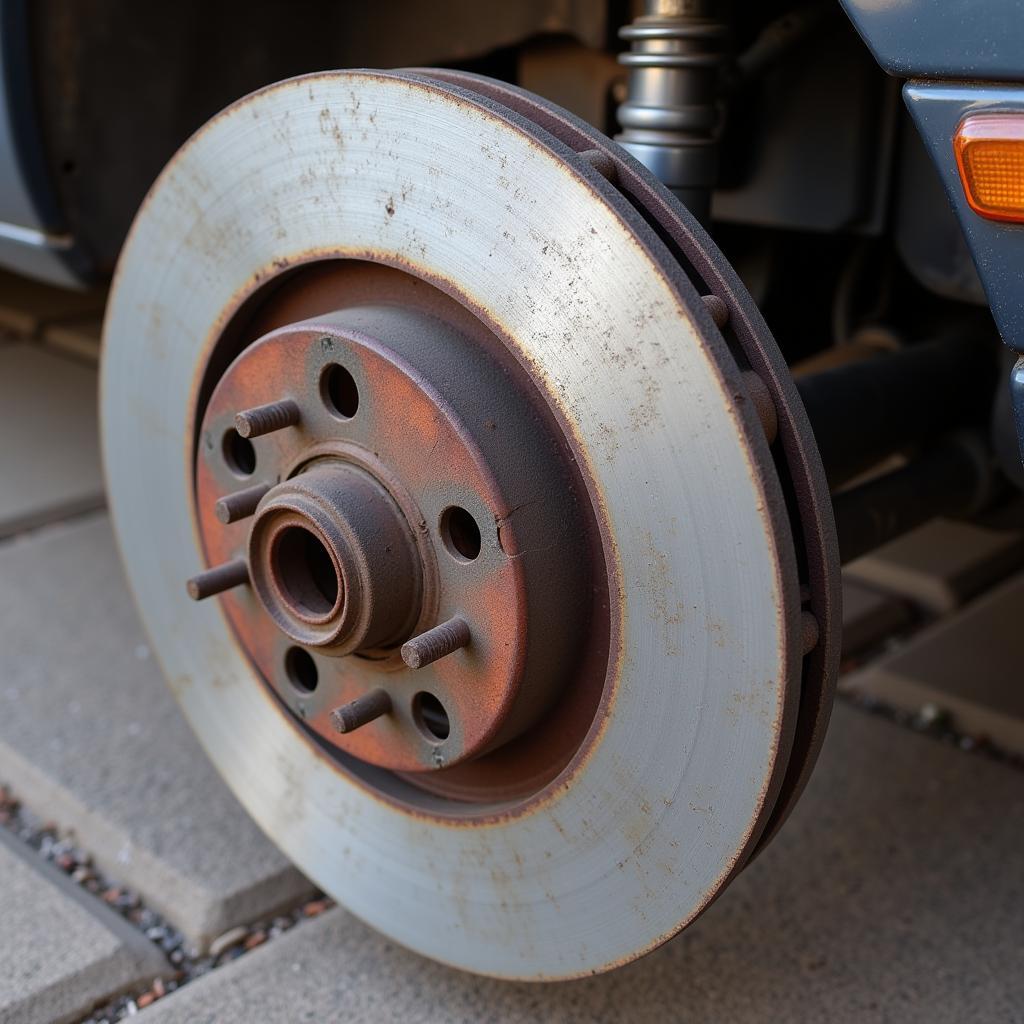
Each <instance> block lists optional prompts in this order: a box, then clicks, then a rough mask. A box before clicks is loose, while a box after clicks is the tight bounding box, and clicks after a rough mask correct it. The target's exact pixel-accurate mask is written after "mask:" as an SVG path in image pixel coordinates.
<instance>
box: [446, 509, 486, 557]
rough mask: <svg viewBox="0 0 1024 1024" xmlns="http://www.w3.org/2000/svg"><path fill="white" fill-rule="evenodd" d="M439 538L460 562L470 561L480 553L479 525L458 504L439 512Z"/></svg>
mask: <svg viewBox="0 0 1024 1024" xmlns="http://www.w3.org/2000/svg"><path fill="white" fill-rule="evenodd" d="M441 539H442V540H443V541H444V545H445V547H446V548H447V549H448V550H449V552H451V554H452V555H454V556H455V557H456V558H457V559H459V561H460V562H472V561H473V559H474V558H476V557H477V555H479V554H480V527H479V526H477V525H476V520H475V519H474V518H473V517H472V516H471V515H470V514H469V513H468V512H467V511H466V510H465V509H464V508H459V506H458V505H453V506H452V507H451V508H446V509H445V510H444V512H442V513H441Z"/></svg>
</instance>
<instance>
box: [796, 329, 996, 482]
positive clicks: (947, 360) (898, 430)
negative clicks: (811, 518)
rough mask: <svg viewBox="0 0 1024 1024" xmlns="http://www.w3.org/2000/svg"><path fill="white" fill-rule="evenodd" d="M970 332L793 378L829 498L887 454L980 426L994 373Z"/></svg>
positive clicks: (986, 350) (989, 356) (977, 335)
mask: <svg viewBox="0 0 1024 1024" xmlns="http://www.w3.org/2000/svg"><path fill="white" fill-rule="evenodd" d="M974 326H975V324H974V322H973V321H972V322H971V323H970V324H964V325H958V326H957V327H955V328H953V329H951V330H949V331H948V332H947V333H946V334H944V335H942V336H940V337H938V338H936V339H934V340H932V341H926V342H921V343H919V344H915V345H910V346H908V347H907V348H904V349H900V350H899V351H897V352H891V353H885V354H880V355H878V356H876V357H874V358H872V359H867V360H864V361H861V362H856V363H850V364H848V365H846V366H842V367H838V368H836V369H833V370H825V371H822V372H821V373H816V374H813V375H811V376H808V377H801V378H797V381H796V385H797V390H798V391H799V392H800V397H801V398H802V399H803V403H804V407H805V408H806V410H807V415H808V418H809V419H810V421H811V428H812V429H813V431H814V438H815V440H816V441H817V443H818V450H819V451H820V452H821V458H822V462H823V463H824V465H825V475H826V476H827V477H828V483H829V487H830V488H831V489H832V490H833V491H835V490H836V489H837V488H838V487H840V486H841V485H842V484H844V483H846V482H847V481H849V480H851V479H853V477H855V476H857V475H858V474H860V473H862V472H864V471H865V470H867V469H869V468H870V467H871V466H874V465H876V464H877V463H878V462H880V461H881V460H882V459H884V458H885V457H886V456H887V455H891V454H892V453H893V452H897V451H901V450H903V449H905V448H908V447H910V446H913V445H918V444H921V443H927V442H930V441H933V440H934V439H936V438H939V437H941V436H942V435H944V434H946V433H948V432H949V431H950V430H952V429H954V428H955V427H958V426H961V425H964V424H968V423H972V422H973V423H980V422H982V420H983V419H984V417H985V416H986V410H987V409H988V408H989V407H990V405H991V400H992V395H993V389H994V387H995V384H996V377H997V366H996V360H995V356H994V354H993V350H992V347H991V346H989V345H988V344H987V343H986V342H987V340H988V339H987V336H985V335H984V334H983V332H981V331H978V330H976V329H974Z"/></svg>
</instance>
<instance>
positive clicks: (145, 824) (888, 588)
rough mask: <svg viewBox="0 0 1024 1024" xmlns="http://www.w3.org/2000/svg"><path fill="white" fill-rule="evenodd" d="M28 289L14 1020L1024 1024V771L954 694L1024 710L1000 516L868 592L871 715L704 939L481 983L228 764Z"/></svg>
mask: <svg viewBox="0 0 1024 1024" xmlns="http://www.w3.org/2000/svg"><path fill="white" fill-rule="evenodd" d="M5 289H6V290H5ZM8 293H10V294H15V293H17V294H21V293H20V292H18V290H17V288H13V287H12V286H10V282H5V281H4V280H3V278H2V277H0V328H2V327H3V326H4V325H7V327H8V328H17V329H18V330H20V331H22V332H24V334H25V337H26V338H31V339H32V343H31V344H28V343H27V342H26V341H25V340H24V339H21V340H19V339H16V338H15V339H13V340H12V338H11V336H10V335H9V334H0V787H3V786H6V787H8V790H6V791H5V790H3V789H2V788H0V826H6V827H5V828H4V827H0V1024H8V1022H10V1024H14V1022H17V1024H52V1022H55V1021H58V1022H79V1024H84V1022H86V1021H90V1022H94V1024H99V1022H101V1021H107V1022H112V1021H114V1020H121V1019H124V1018H126V1017H128V1016H138V1017H139V1018H140V1020H141V1022H142V1024H160V1022H164V1024H167V1022H188V1024H214V1022H216V1024H234V1022H243V1021H245V1022H249V1021H260V1022H270V1024H273V1022H277V1021H281V1022H284V1021H288V1022H292V1021H318V1022H319V1021H339V1022H361V1021H367V1022H368V1021H373V1022H389V1021H402V1022H411V1024H418V1022H427V1021H431V1022H432V1021H437V1022H442V1021H443V1022H458V1021H465V1022H485V1021H486V1022H490V1021H509V1022H520V1021H523V1022H525V1021H530V1022H534V1021H539V1020H542V1021H552V1022H561V1021H564V1022H566V1024H572V1022H582V1021H608V1020H615V1021H624V1022H646V1021H658V1022H661V1021H680V1022H684V1021H730V1022H731V1021H740V1022H743V1021H763V1020H785V1021H796V1022H800V1021H821V1020H829V1021H840V1022H844V1021H851V1022H853V1021H857V1022H861V1021H894V1022H897V1021H898V1022H901V1024H902V1022H916V1021H922V1022H938V1024H941V1022H945V1021H951V1022H952V1021H958V1022H959V1021H1021V1022H1024V858H1022V856H1021V846H1022V844H1024V773H1022V771H1021V761H1020V759H1018V760H1017V761H1014V760H1013V759H1012V758H1011V757H1004V758H1003V759H1002V760H1001V761H1000V760H998V759H997V758H996V756H995V753H996V752H994V751H988V745H987V743H986V737H985V736H984V735H980V734H979V733H978V731H977V730H976V729H975V730H974V731H973V733H972V732H971V730H970V725H971V722H973V721H976V719H970V718H969V717H968V718H965V719H964V721H962V722H958V721H957V717H958V716H959V715H960V713H961V710H962V709H961V705H960V704H957V703H956V700H955V699H954V698H957V699H959V697H961V696H963V692H962V691H963V690H964V689H965V685H966V690H967V691H968V694H967V695H968V696H969V697H970V696H973V698H974V699H975V704H977V703H978V696H979V695H983V697H984V701H983V703H984V708H985V711H986V713H991V714H993V715H996V716H1001V719H1000V720H1004V719H1005V718H1006V717H1007V716H1010V717H1011V718H1012V717H1013V716H1015V715H1016V716H1018V717H1019V716H1020V714H1021V704H1020V692H1021V674H1020V672H1019V658H1018V657H1017V656H1016V646H1017V645H1016V642H1015V641H1016V635H1015V634H1016V625H1017V623H1018V622H1019V621H1021V620H1020V616H1019V611H1018V609H1020V607H1021V605H1020V602H1021V600H1024V596H1022V594H1021V592H1020V588H1021V585H1022V580H1024V578H1022V577H1021V576H1012V575H1011V574H1012V573H1014V572H1019V569H1018V566H1019V565H1020V561H1021V557H1022V554H1024V544H1021V543H1020V541H1019V538H1016V539H1015V538H1014V537H1007V536H1006V532H1005V531H1006V529H1007V527H1006V524H1005V523H996V524H985V525H984V526H983V532H980V533H979V532H978V531H973V532H972V531H968V533H970V534H971V535H970V537H968V536H967V534H965V533H964V532H963V531H962V530H959V531H958V527H957V526H955V525H954V526H950V525H949V524H946V525H945V526H942V527H940V528H939V531H938V534H939V535H941V536H940V540H941V543H940V542H937V541H936V540H935V539H934V536H933V538H932V540H931V541H928V539H927V535H926V536H925V539H924V540H922V539H921V535H915V536H911V537H910V538H908V539H907V541H906V542H905V543H904V544H903V545H902V546H900V545H899V544H897V545H895V546H894V547H890V548H889V549H888V550H887V551H885V552H882V555H881V560H879V557H875V561H874V562H873V563H868V564H867V565H866V568H865V569H864V572H862V573H855V574H851V577H850V580H849V581H848V586H847V595H848V597H849V598H850V600H849V601H848V607H847V643H846V645H845V647H844V657H845V659H846V664H847V666H848V667H849V668H853V669H856V671H855V672H852V673H851V674H850V675H849V676H848V677H847V680H848V681H847V683H846V684H844V685H845V688H846V689H847V690H848V691H849V692H850V693H858V694H860V695H861V697H860V700H861V703H860V704H859V705H855V704H853V703H851V701H850V700H845V701H840V702H839V704H838V705H837V708H836V711H835V714H834V717H833V724H832V727H831V729H830V732H829V734H828V737H827V739H826V742H825V747H824V750H823V753H822V757H821V761H820V763H819V766H818V769H817V771H816V773H815V775H814V777H813V778H812V780H811V784H810V786H809V788H808V791H807V793H806V795H805V796H804V798H803V800H802V801H801V803H800V804H799V805H798V807H797V809H796V811H795V813H794V815H793V816H792V818H791V820H790V821H789V822H788V823H787V825H786V827H785V828H784V829H783V830H782V831H781V833H780V834H779V836H778V837H777V839H776V840H775V841H774V842H773V843H772V844H771V845H770V846H769V847H768V849H767V850H765V851H764V853H763V854H762V855H761V856H760V857H759V858H758V859H757V860H756V861H755V862H754V863H753V864H751V865H749V866H748V867H747V869H746V870H745V871H744V872H743V874H742V875H741V876H740V877H739V878H738V879H737V880H736V882H735V883H734V884H733V885H732V886H730V888H729V890H728V891H727V892H726V893H725V894H724V896H723V897H722V898H721V899H720V900H719V901H718V902H717V903H716V904H714V905H713V906H712V907H711V908H710V910H709V911H708V912H707V913H706V914H705V915H704V916H703V917H702V918H701V919H700V920H699V921H698V922H696V924H695V925H694V926H693V927H691V928H690V929H688V930H687V931H686V932H685V933H683V934H682V935H681V936H679V937H678V938H676V939H674V940H673V941H671V942H669V943H668V944H666V945H665V946H664V947H662V948H661V949H660V950H657V951H656V952H654V953H653V954H651V955H650V956H648V957H646V958H645V959H643V960H642V961H640V962H638V963H636V964H633V965H630V966H628V967H625V968H623V969H621V970H619V971H617V972H614V973H613V974H611V975H607V976H603V977H599V978H593V979H588V980H584V981H578V982H571V983H566V984H560V985H547V986H544V985H529V984H511V983H503V982H495V981H492V980H488V979H483V978H476V977H472V976H469V975H465V974H461V973H459V972H456V971H453V970H450V969H448V968H445V967H442V966H439V965H438V964H435V963H433V962H431V961H428V960H425V959H423V958H421V957H418V956H416V955H414V954H412V953H409V952H407V951H405V950H403V949H401V948H399V947H397V946H396V945H395V944H393V943H391V942H388V941H387V940H386V939H384V938H382V937H381V936H379V935H378V934H376V933H375V932H373V931H372V930H370V929H369V928H367V927H366V926H365V925H363V924H361V923H360V922H359V921H357V920H355V919H354V918H353V917H351V916H350V915H348V914H347V913H346V912H345V911H343V910H341V909H337V908H335V909H328V907H329V903H328V902H327V901H324V900H322V899H318V898H315V897H313V898H311V893H312V890H311V887H310V885H309V883H308V881H307V880H305V879H304V878H303V877H302V875H301V874H300V873H299V872H298V871H297V870H296V869H295V868H294V867H292V866H291V865H290V864H289V863H288V862H287V861H286V860H285V858H284V857H283V856H282V855H281V854H280V853H279V852H278V851H277V850H276V849H275V848H274V847H273V846H272V844H271V843H270V842H269V841H268V840H267V839H266V838H265V837H263V836H262V834H261V833H260V832H259V831H258V829H256V827H255V826H254V825H253V824H252V823H251V822H250V821H249V819H248V818H247V816H246V815H245V814H244V812H243V811H242V810H241V808H240V807H239V806H238V805H237V803H236V802H235V801H234V798H233V797H232V796H231V794H230V793H229V792H228V791H227V789H226V788H225V787H224V785H223V784H222V783H221V782H220V780H219V778H218V777H217V776H216V774H215V773H214V771H213V770H212V768H211V767H210V766H209V765H208V763H207V761H206V759H205V757H204V755H203V754H202V751H201V750H200V749H199V747H198V745H197V744H196V742H195V741H194V739H193V738H192V735H191V733H190V732H189V730H188V728H187V726H186V725H185V723H184V721H183V719H182V718H181V715H180V713H179V712H178V709H177V707H176V705H175V704H174V702H173V700H172V698H171V696H170V694H169V691H168V689H167V688H166V686H165V685H164V683H163V681H162V679H161V677H160V673H159V670H158V668H157V666H156V665H155V663H154V660H153V658H152V657H151V656H150V651H149V646H148V643H147V641H146V638H145V637H144V635H143V633H142V631H141V629H140V626H139V623H138V620H137V617H136V614H135V612H134V609H133V606H132V599H131V596H130V594H129V592H128V590H127V587H126V585H125V582H124V578H123V575H122V572H121V568H120V565H119V562H118V557H117V553H116V550H115V547H114V543H113V540H112V537H111V532H110V527H109V524H108V522H107V520H106V517H105V516H104V515H103V514H102V513H96V512H92V511H89V510H90V509H93V508H95V506H96V505H97V504H98V503H99V501H100V500H101V499H100V497H99V495H100V494H101V489H100V488H101V484H100V474H99V467H98V461H97V460H96V458H95V451H96V438H95V432H96V417H95V400H94V395H93V391H94V388H95V370H94V368H93V366H92V361H93V360H94V358H95V350H96V347H97V346H96V329H95V328H96V310H95V308H94V306H90V304H89V303H88V302H86V301H84V300H82V301H81V302H80V303H78V302H72V301H71V300H68V301H69V302H70V305H67V306H61V305H60V301H58V300H54V301H55V302H56V305H52V306H50V305H48V304H47V299H46V296H45V295H43V294H42V293H39V292H38V291H37V290H34V289H30V291H29V293H27V294H29V297H30V298H31V302H30V303H27V308H25V309H20V310H19V309H15V310H13V311H12V310H11V309H7V308H6V307H5V305H4V303H5V302H7V301H8V300H7V299H5V296H7V295H8ZM28 307H30V308H28ZM19 317H20V319H19ZM61 339H63V340H61ZM5 359H6V362H4V360H5ZM59 381H65V382H68V383H65V384H60V385H58V384H57V383H56V382H59ZM48 382H49V383H51V384H52V385H53V386H52V387H47V386H46V385H47V383H48ZM26 396H30V398H31V401H27V400H26ZM26 415H28V416H29V417H33V416H34V417H37V419H38V424H40V425H41V427H40V430H41V433H40V434H38V435H36V434H35V433H32V432H30V431H27V429H26V427H25V424H26V423H27V422H29V421H26V420H25V419H24V416H26ZM31 422H32V423H37V420H36V419H33V420H31ZM53 424H57V425H59V429H51V427H52V425H53ZM4 438H6V440H3V439H4ZM26 438H33V439H34V442H33V447H32V449H31V450H28V447H27V446H26V445H25V443H24V442H25V439H26ZM12 439H13V440H12ZM54 446H56V447H54ZM61 448H63V450H59V449H61ZM89 453H92V455H90V454H89ZM62 459H66V460H67V464H68V467H69V468H68V469H67V475H66V476H65V475H63V473H64V470H62V469H61V467H63V466H64V462H62V461H61V460H62ZM76 474H77V475H76ZM55 520H65V521H63V522H59V523H56V524H55ZM1011 520H1012V522H1011V526H1010V532H1011V533H1012V532H1013V530H1014V529H1017V530H1020V528H1021V526H1022V519H1021V517H1020V516H1017V518H1016V519H1013V517H1011ZM5 524H6V525H5ZM984 531H988V532H984ZM993 531H994V533H995V535H994V534H993ZM932 532H933V534H934V533H935V530H934V528H933V530H932ZM958 536H959V538H960V539H959V540H958V539H956V538H957V537H958ZM951 537H952V538H953V539H950V538H951ZM942 538H945V539H942ZM954 549H955V550H954ZM930 550H931V551H933V552H936V556H935V557H931V556H929V554H928V552H929V551H930ZM876 555H877V553H876ZM854 575H856V577H857V578H856V579H854ZM950 637H952V638H953V639H950ZM979 638H983V639H984V638H987V639H984V643H982V642H981V641H980V640H979ZM944 645H945V646H944ZM971 651H973V652H975V653H974V654H973V655H971V654H970V653H969V652H971ZM964 652H968V655H967V660H963V656H964ZM978 652H981V653H978ZM957 658H960V659H961V660H959V661H958V660H956V659H957ZM929 659H931V660H930V661H929ZM928 664H930V665H931V666H932V668H928V669H922V670H920V671H918V668H915V666H918V667H919V666H922V665H928ZM943 668H946V669H948V671H946V672H943ZM915 673H916V674H915ZM911 676H913V679H914V681H915V684H914V685H915V686H918V688H917V689H914V688H913V687H909V688H908V687H904V688H903V689H902V690H901V689H900V688H899V687H897V686H894V685H892V684H891V680H893V679H897V678H898V679H899V680H902V681H904V682H905V681H906V679H908V678H910V677H911ZM886 679H889V680H890V683H888V684H887V683H886ZM849 680H857V681H858V685H857V687H851V686H850V685H849ZM871 680H874V683H872V682H871ZM943 680H945V683H944V682H943ZM918 684H919V685H918ZM944 686H945V689H943V687H944ZM954 691H955V692H954ZM900 693H904V694H909V696H906V697H905V698H903V699H902V703H901V698H900V696H899V694H900ZM865 694H866V695H867V696H864V695H865ZM944 701H946V702H948V703H949V704H950V705H951V707H950V708H946V707H944V706H943V702H944ZM968 703H969V701H968ZM875 705H877V706H878V707H879V709H881V710H883V711H885V715H883V714H869V713H868V712H867V711H866V710H865V708H866V707H867V706H875ZM964 707H965V708H966V705H964ZM900 708H902V711H901V710H899V709H900ZM894 709H895V710H894ZM929 709H930V710H929ZM969 710H970V709H969V708H967V709H966V710H965V711H964V713H965V714H966V712H967V711H969ZM924 711H928V714H927V715H924V714H923V712H924ZM886 716H888V717H886ZM894 720H897V721H901V722H903V723H904V725H902V726H900V725H897V724H894ZM910 725H913V726H915V727H916V728H917V729H924V730H925V731H926V732H927V735H925V734H921V733H920V732H915V731H914V728H910V727H908V726H910ZM965 732H967V733H968V734H967V735H965ZM986 751H988V752H986ZM19 800H20V801H21V804H22V805H23V807H22V808H20V809H19V808H18V801H19ZM30 817H31V818H34V819H35V820H37V821H38V822H41V823H43V824H37V825H32V826H28V825H26V824H25V823H26V822H27V821H28V820H29V818H30ZM37 850H38V852H37ZM55 864H56V865H59V868H60V870H58V868H57V867H54V865H55ZM111 908H116V909H117V911H118V914H120V916H117V914H115V913H114V910H113V909H111ZM296 922H298V923H297V924H296ZM173 929H178V930H180V931H183V932H185V939H184V940H183V939H182V937H181V935H180V934H179V933H176V932H174V931H173ZM183 941H187V942H188V943H190V944H191V945H193V946H195V947H196V948H195V950H194V953H193V952H188V953H186V952H183V950H184V945H183V944H182V943H183ZM438 955H439V956H441V957H443V955H444V951H443V950H438Z"/></svg>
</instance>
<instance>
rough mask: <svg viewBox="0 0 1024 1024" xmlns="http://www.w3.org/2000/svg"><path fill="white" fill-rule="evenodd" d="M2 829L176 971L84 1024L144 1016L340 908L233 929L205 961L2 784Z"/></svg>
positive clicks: (329, 903) (305, 910)
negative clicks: (157, 1004)
mask: <svg viewBox="0 0 1024 1024" xmlns="http://www.w3.org/2000/svg"><path fill="white" fill-rule="evenodd" d="M0 826H3V827H4V828H6V829H7V830H8V831H9V832H11V833H12V834H13V835H15V836H16V837H17V838H18V839H20V840H21V841H22V842H24V843H26V844H27V845H28V846H30V847H32V849H34V850H35V851H36V852H37V853H38V854H39V855H40V856H42V857H45V858H46V860H48V861H50V862H51V863H52V864H54V865H56V867H58V868H59V869H60V870H61V871H63V872H64V873H65V874H66V875H67V876H68V877H69V878H70V879H71V880H72V881H73V882H76V883H77V884H78V885H80V886H81V887H82V888H83V889H84V890H85V891H86V892H89V893H92V894H93V895H94V896H95V897H96V898H97V899H100V900H102V901H103V902H104V903H106V904H107V906H109V907H110V908H111V909H113V910H115V911H116V912H117V913H119V914H120V915H121V916H122V917H123V918H124V919H125V920H126V921H128V922H129V923H130V924H132V925H134V926H135V927H136V928H137V929H138V930H139V931H140V932H142V933H143V934H144V935H145V936H146V938H147V939H149V941H150V942H152V943H153V944H154V945H156V946H158V947H159V948H160V949H162V950H163V952H164V953H165V954H166V955H167V959H168V960H169V961H170V963H171V965H172V967H173V969H174V970H173V972H172V973H170V974H168V975H167V976H166V977H161V978H154V979H153V982H152V984H151V985H150V986H149V987H148V988H147V989H146V990H144V991H142V992H138V993H134V994H131V995H127V996H121V997H120V998H118V999H116V1000H114V1001H113V1002H112V1003H109V1004H108V1005H106V1006H103V1007H101V1008H100V1009H98V1010H94V1011H93V1012H92V1013H90V1015H89V1016H88V1017H87V1018H85V1019H84V1020H83V1021H82V1024H113V1022H114V1021H119V1020H123V1019H124V1018H125V1017H131V1016H134V1015H135V1014H136V1013H138V1011H139V1010H142V1009H144V1008H145V1007H147V1006H149V1005H151V1004H152V1003H155V1002H156V1001H157V1000H158V999H161V998H162V997H163V996H165V995H169V994H170V993H171V992H174V991H176V990H177V989H179V988H181V987H182V986H183V985H187V984H188V983H189V982H190V981H193V980H194V979H195V978H201V977H202V976H203V975H204V974H208V973H209V972H210V971H212V970H214V969H215V968H217V967H220V966H222V965H223V964H227V963H230V962H231V961H233V960H237V959H238V958H239V957H240V956H243V955H244V954H245V953H247V952H248V951H249V950H251V949H255V948H256V947H257V946H262V945H263V944H264V943H266V942H269V941H271V940H273V939H275V938H277V936H279V935H282V934H283V933H284V932H286V931H288V929H290V928H291V927H292V926H293V925H295V924H297V923H298V922H299V921H302V920H305V919H306V918H310V917H317V916H319V915H320V914H322V913H323V912H324V911H326V910H329V909H330V908H331V907H333V906H334V901H333V900H330V899H328V898H327V897H324V896H319V897H318V898H316V899H313V900H309V901H307V902H305V903H303V904H301V905H300V906H297V907H295V908H294V909H292V910H290V911H288V912H286V913H283V914H278V915H277V916H276V917H273V918H270V919H268V920H264V921H256V922H254V923H253V924H251V925H247V926H239V927H237V928H232V929H230V930H229V931H227V932H225V933H224V934H223V935H220V936H218V937H217V938H216V939H214V941H213V942H212V943H211V944H210V950H209V952H208V953H207V954H206V955H205V956H200V955H199V954H198V952H197V951H196V950H195V949H193V948H191V947H190V946H189V944H188V942H187V941H186V939H185V937H184V935H182V933H181V932H180V931H178V930H177V929H176V928H174V927H173V926H172V925H170V924H168V922H167V921H166V920H165V919H164V918H163V917H162V916H161V915H160V914H158V913H157V912H156V911H154V910H151V909H150V908H148V907H147V906H146V905H145V904H144V903H143V901H142V900H141V899H140V897H139V895H138V893H136V892H134V891H133V890H131V889H129V888H127V887H126V886H122V885H118V884H117V882H116V881H114V880H113V879H111V878H109V877H108V876H106V875H104V874H103V873H102V872H100V871H98V870H96V869H95V868H94V867H93V864H92V858H91V857H90V855H89V853H88V852H87V851H86V850H83V849H82V848H81V847H80V846H78V845H77V844H76V843H75V841H74V839H73V837H72V836H70V835H69V834H67V833H62V831H61V830H60V829H59V828H58V826H57V825H55V824H53V823H52V822H47V821H45V820H43V819H42V818H39V817H38V816H36V815H34V814H32V813H31V812H30V811H28V810H26V809H25V808H24V807H23V806H22V805H21V802H20V801H19V800H18V799H17V797H15V796H14V794H13V793H12V792H11V791H10V790H9V789H8V788H7V787H6V786H4V785H2V784H0Z"/></svg>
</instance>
